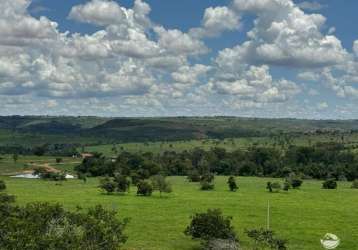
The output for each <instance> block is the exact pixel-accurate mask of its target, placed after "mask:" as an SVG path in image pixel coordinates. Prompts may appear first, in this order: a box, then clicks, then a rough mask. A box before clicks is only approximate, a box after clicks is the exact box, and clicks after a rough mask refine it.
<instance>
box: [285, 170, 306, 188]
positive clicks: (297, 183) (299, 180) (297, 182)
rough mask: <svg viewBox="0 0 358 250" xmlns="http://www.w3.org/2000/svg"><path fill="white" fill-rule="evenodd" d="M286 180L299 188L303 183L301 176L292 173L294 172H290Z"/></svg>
mask: <svg viewBox="0 0 358 250" xmlns="http://www.w3.org/2000/svg"><path fill="white" fill-rule="evenodd" d="M286 181H287V182H288V183H289V185H290V186H291V187H292V188H294V189H298V188H300V187H301V186H302V183H303V180H302V178H301V177H300V176H299V175H297V174H294V173H290V174H289V176H288V177H287V178H286Z"/></svg>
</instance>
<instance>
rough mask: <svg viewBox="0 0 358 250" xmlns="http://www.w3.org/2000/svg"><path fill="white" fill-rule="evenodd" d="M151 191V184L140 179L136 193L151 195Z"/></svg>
mask: <svg viewBox="0 0 358 250" xmlns="http://www.w3.org/2000/svg"><path fill="white" fill-rule="evenodd" d="M152 192H153V186H152V184H151V183H150V182H149V181H147V180H141V181H139V182H138V184H137V195H143V196H151V195H152Z"/></svg>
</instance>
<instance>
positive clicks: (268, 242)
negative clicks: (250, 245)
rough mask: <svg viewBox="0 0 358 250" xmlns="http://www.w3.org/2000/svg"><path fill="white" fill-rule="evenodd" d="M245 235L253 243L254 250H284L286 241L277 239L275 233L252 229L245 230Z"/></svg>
mask: <svg viewBox="0 0 358 250" xmlns="http://www.w3.org/2000/svg"><path fill="white" fill-rule="evenodd" d="M246 234H247V236H248V237H249V238H251V239H252V240H253V241H254V245H255V248H254V249H266V248H270V249H277V250H286V249H287V247H286V244H287V241H286V240H283V239H280V238H277V237H276V236H275V233H274V232H273V231H271V230H266V229H263V228H261V229H252V230H246Z"/></svg>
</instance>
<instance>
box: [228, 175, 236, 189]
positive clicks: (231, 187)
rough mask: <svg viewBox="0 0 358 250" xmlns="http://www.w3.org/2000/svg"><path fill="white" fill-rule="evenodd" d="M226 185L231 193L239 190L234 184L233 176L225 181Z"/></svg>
mask: <svg viewBox="0 0 358 250" xmlns="http://www.w3.org/2000/svg"><path fill="white" fill-rule="evenodd" d="M227 184H228V185H229V189H230V191H232V192H235V191H236V190H238V189H239V187H238V186H237V184H236V180H235V177H234V176H230V177H229V179H228V180H227Z"/></svg>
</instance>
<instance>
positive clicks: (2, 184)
mask: <svg viewBox="0 0 358 250" xmlns="http://www.w3.org/2000/svg"><path fill="white" fill-rule="evenodd" d="M5 189H6V184H5V181H3V180H0V192H1V191H4V190H5Z"/></svg>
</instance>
